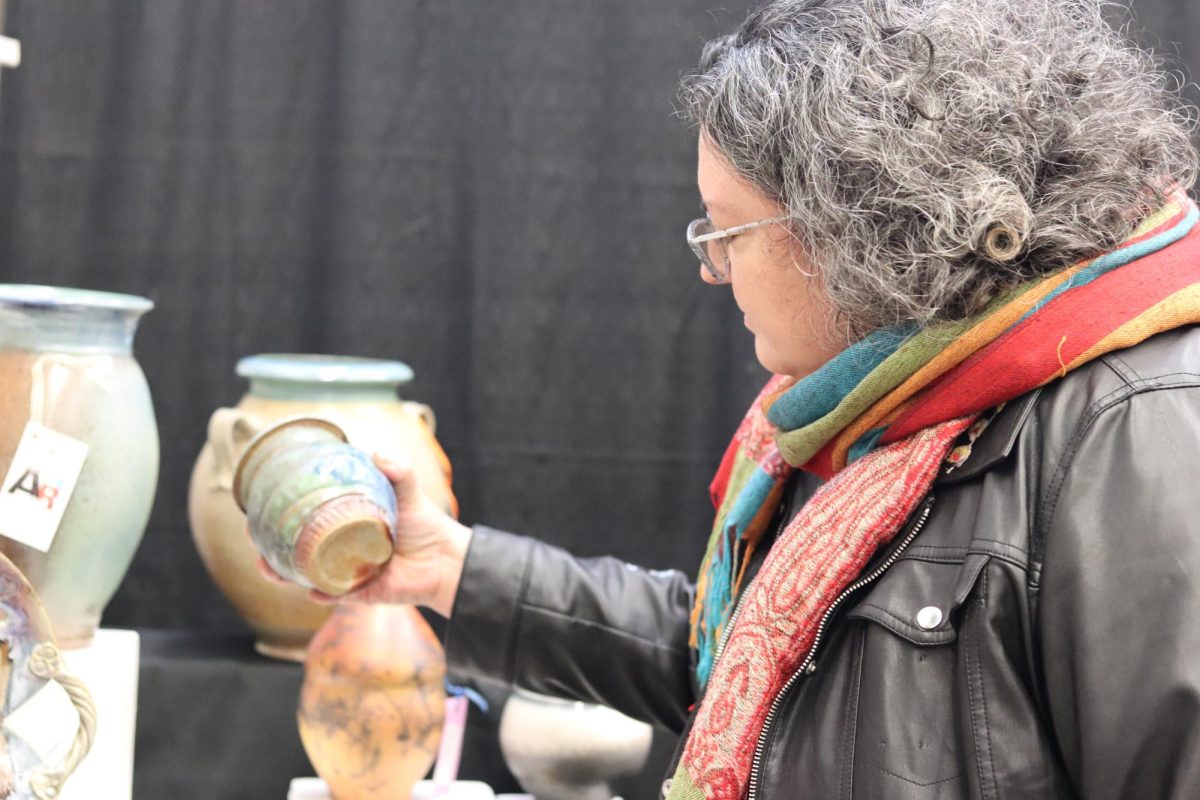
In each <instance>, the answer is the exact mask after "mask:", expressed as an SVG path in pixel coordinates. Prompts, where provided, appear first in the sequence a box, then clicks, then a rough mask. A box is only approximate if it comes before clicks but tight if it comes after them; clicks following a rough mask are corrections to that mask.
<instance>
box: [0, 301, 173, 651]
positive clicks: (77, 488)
mask: <svg viewBox="0 0 1200 800" xmlns="http://www.w3.org/2000/svg"><path fill="white" fill-rule="evenodd" d="M153 305H154V304H153V303H151V302H150V301H149V300H147V299H145V298H142V297H133V296H130V295H121V294H111V293H108V292H92V291H85V290H82V289H60V288H55V287H49V286H21V285H0V480H3V479H4V477H5V476H6V475H8V473H9V472H10V470H11V469H12V468H13V459H14V457H15V456H16V455H17V450H18V446H19V445H20V446H21V447H22V451H21V458H22V460H24V459H26V458H30V453H32V452H35V451H37V450H38V448H37V447H34V446H32V438H36V437H37V436H38V435H39V434H37V433H36V432H35V428H37V429H39V430H41V431H47V430H48V431H50V433H46V434H40V435H42V436H50V437H53V436H54V434H61V435H62V436H65V437H69V439H72V440H75V442H78V443H82V445H83V446H85V447H80V448H79V452H81V453H85V454H84V455H83V460H82V467H81V468H80V469H79V471H78V477H77V479H76V480H75V482H74V486H73V489H71V487H68V486H65V485H59V483H60V482H58V481H50V480H47V479H46V476H45V475H44V474H43V475H41V480H40V481H39V480H38V479H37V478H38V476H37V475H36V474H35V473H36V472H37V470H34V469H27V470H26V471H25V472H24V473H23V474H22V475H21V476H19V477H18V478H17V481H19V482H20V485H19V487H18V486H17V482H16V481H14V486H11V487H10V486H5V487H3V491H4V492H5V493H9V494H11V495H20V494H22V493H24V494H29V495H30V496H36V497H38V499H40V500H41V501H42V503H43V507H44V508H45V509H46V510H47V511H50V510H51V509H53V508H54V504H55V503H56V502H57V501H58V500H60V499H61V498H60V497H58V495H59V493H60V492H61V496H63V497H67V501H66V503H65V504H64V505H63V506H62V509H63V512H62V518H61V521H59V522H58V524H57V528H56V533H55V535H54V537H53V539H52V542H51V544H50V547H49V549H48V550H47V551H46V552H42V551H41V550H39V549H38V548H37V547H33V546H29V545H28V544H23V543H21V542H18V541H14V540H13V539H11V538H8V537H9V536H20V535H21V532H17V531H3V530H2V529H3V525H4V523H5V522H6V521H7V522H8V524H13V523H12V519H13V516H12V515H5V518H4V519H0V532H3V533H6V534H7V535H6V536H4V537H0V552H3V553H4V555H6V556H8V557H9V558H10V559H11V560H12V561H13V562H14V563H15V564H16V565H17V567H18V568H19V569H20V570H21V571H22V572H23V573H24V574H25V575H26V576H27V577H28V578H29V581H30V583H31V584H32V585H33V587H34V589H35V590H36V591H37V593H38V596H39V597H40V598H41V600H42V603H43V605H44V606H45V608H46V611H47V613H48V615H49V617H50V622H51V624H52V625H53V626H54V629H55V631H56V633H57V635H58V640H59V642H60V644H62V646H64V647H83V646H85V645H87V644H88V643H89V642H90V641H91V639H92V636H93V635H94V633H95V630H96V627H97V626H98V625H99V623H100V614H101V612H102V611H103V609H104V607H105V605H107V603H108V601H109V600H110V599H111V598H112V596H113V594H114V593H115V592H116V590H117V586H118V585H119V584H120V582H121V579H122V578H123V577H124V576H125V573H126V571H127V570H128V569H129V564H130V562H131V561H132V560H133V554H134V551H135V550H136V549H137V546H138V543H139V542H140V541H141V539H142V536H143V534H144V533H145V530H146V523H147V521H148V520H149V517H150V507H151V505H152V504H153V502H154V491H155V487H156V486H157V483H158V453H159V450H158V427H157V425H156V422H155V418H154V407H153V404H152V403H151V400H150V389H149V387H148V386H147V385H146V377H145V375H143V374H142V370H141V368H140V367H139V366H138V364H137V362H136V361H135V360H134V358H133V354H132V347H133V337H134V333H135V332H136V330H137V325H138V320H139V319H140V318H141V316H142V315H143V314H145V313H146V312H147V311H149V310H150V309H151V308H152V307H153ZM27 431H28V432H29V436H26V433H27ZM31 437H32V438H31ZM23 438H24V439H26V442H25V444H22V439H23ZM56 438H57V437H56ZM43 441H44V439H43ZM72 447H76V445H72ZM38 457H46V458H57V456H38ZM36 460H37V458H34V461H36ZM34 461H31V462H30V463H34ZM21 467H22V465H21V464H20V463H18V465H17V469H21ZM69 471H70V470H68V472H69ZM14 488H16V489H17V491H12V492H10V489H14ZM68 490H69V491H70V493H69V496H68V495H67V491H68ZM21 524H22V525H23V524H24V523H21Z"/></svg>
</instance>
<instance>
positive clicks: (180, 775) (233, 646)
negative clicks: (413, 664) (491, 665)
mask: <svg viewBox="0 0 1200 800" xmlns="http://www.w3.org/2000/svg"><path fill="white" fill-rule="evenodd" d="M141 633H142V668H141V702H140V703H139V704H138V716H137V745H136V746H137V754H136V763H135V770H134V779H133V784H134V792H133V796H134V797H136V798H138V800H142V798H147V799H148V800H158V798H164V800H213V798H218V797H219V798H223V799H226V798H227V799H228V800H239V799H240V798H253V800H270V799H271V798H277V799H280V800H281V799H282V798H284V797H286V796H287V793H288V788H289V786H290V784H291V782H292V779H293V778H295V777H297V776H311V775H313V774H314V772H313V768H312V766H311V765H310V764H309V762H308V757H307V756H306V755H305V754H304V748H303V746H302V745H301V743H300V733H299V731H298V730H297V728H296V703H297V701H298V700H299V698H300V685H301V683H302V682H303V680H304V668H303V666H302V665H300V664H293V663H291V662H287V661H277V660H275V659H270V658H264V657H263V656H260V655H259V654H258V653H256V652H254V639H253V637H252V636H250V635H249V634H246V635H215V634H196V633H183V632H174V631H155V630H143V631H142V632H141ZM489 700H494V701H495V705H496V707H497V708H499V707H500V705H501V704H502V701H503V695H498V694H497V695H491V694H489ZM498 724H499V714H498V713H493V714H483V713H482V712H480V711H479V710H478V709H474V708H473V709H471V712H470V715H469V717H468V725H467V734H466V738H465V740H464V743H463V758H462V768H461V770H460V772H459V776H460V777H462V778H467V779H477V780H483V781H486V782H487V783H488V784H489V785H490V786H492V787H493V788H494V789H495V790H496V791H510V792H515V791H520V789H519V787H518V786H517V784H516V782H515V781H513V779H512V776H511V775H509V774H508V770H507V769H505V767H504V762H503V758H502V757H501V755H500V750H499V745H498V744H497V739H496V726H497V725H498Z"/></svg>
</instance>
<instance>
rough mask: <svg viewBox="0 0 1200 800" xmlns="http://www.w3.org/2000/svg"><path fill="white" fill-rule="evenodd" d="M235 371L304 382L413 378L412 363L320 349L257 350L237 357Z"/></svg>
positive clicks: (390, 381) (395, 381) (403, 380)
mask: <svg viewBox="0 0 1200 800" xmlns="http://www.w3.org/2000/svg"><path fill="white" fill-rule="evenodd" d="M236 371H237V374H238V375H239V376H241V377H243V378H251V379H253V378H259V379H265V380H277V381H298V382H304V383H377V384H388V385H393V384H399V383H408V382H409V381H411V380H412V379H413V371H412V367H410V366H408V364H405V363H404V362H403V361H386V360H384V359H379V358H362V357H359V356H337V355H323V354H319V353H260V354H259V355H254V356H246V357H245V358H243V359H241V360H240V361H238V363H237V370H236Z"/></svg>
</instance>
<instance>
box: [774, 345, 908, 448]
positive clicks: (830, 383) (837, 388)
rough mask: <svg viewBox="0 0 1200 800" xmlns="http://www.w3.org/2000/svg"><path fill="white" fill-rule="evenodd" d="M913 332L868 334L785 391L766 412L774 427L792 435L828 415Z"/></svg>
mask: <svg viewBox="0 0 1200 800" xmlns="http://www.w3.org/2000/svg"><path fill="white" fill-rule="evenodd" d="M916 332H917V326H916V325H915V324H914V323H903V324H900V325H893V326H891V327H888V328H880V329H879V330H877V331H874V332H872V333H871V334H870V335H868V336H867V337H866V338H864V339H863V340H862V341H859V342H856V343H854V344H852V345H850V346H849V347H847V348H846V349H845V350H843V351H842V352H841V353H839V354H837V355H836V356H834V357H833V358H832V359H831V360H830V361H829V362H828V363H827V364H825V366H823V367H821V368H820V369H818V370H817V371H816V372H814V373H812V374H811V375H809V376H808V377H806V378H804V379H803V380H801V381H799V382H798V383H797V384H796V385H795V386H793V387H792V388H790V389H788V391H787V392H786V393H784V394H783V396H781V397H780V398H779V399H778V400H776V401H775V403H774V404H773V405H772V406H771V409H770V411H768V412H767V419H768V420H770V422H771V424H772V425H774V426H775V427H777V428H779V429H781V430H785V431H794V430H796V429H797V428H803V427H804V426H806V425H811V424H812V423H814V422H816V421H817V420H819V419H821V418H822V417H824V416H825V415H827V414H829V413H831V412H832V411H833V410H834V409H835V408H837V406H838V404H839V403H841V402H842V400H843V399H845V397H846V395H848V394H850V392H851V391H852V390H853V389H854V387H855V386H858V384H859V383H861V382H862V380H863V378H864V377H866V376H867V375H869V374H870V373H871V372H872V371H873V370H875V368H877V367H878V366H879V365H880V364H882V363H883V362H884V361H886V360H887V359H888V358H889V357H890V356H891V355H892V354H893V353H895V352H896V351H897V350H899V349H900V345H902V344H904V343H905V342H906V341H908V340H909V339H910V338H912V335H913V334H914V333H916Z"/></svg>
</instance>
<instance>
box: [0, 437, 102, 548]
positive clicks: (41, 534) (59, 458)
mask: <svg viewBox="0 0 1200 800" xmlns="http://www.w3.org/2000/svg"><path fill="white" fill-rule="evenodd" d="M87 454H88V446H87V443H86V442H81V441H79V440H78V439H72V438H71V437H70V436H66V435H65V434H61V433H58V432H57V431H53V430H50V429H49V428H47V427H46V426H44V425H40V424H38V423H36V422H29V423H27V424H26V425H25V433H24V434H22V436H21V441H20V443H19V444H18V445H17V452H16V453H14V454H13V460H12V465H11V466H10V467H9V468H8V474H7V475H5V476H4V483H2V484H0V536H7V537H8V538H9V539H14V540H16V541H18V542H21V543H22V544H27V545H29V546H30V547H35V548H37V549H38V550H41V551H42V552H43V553H44V552H46V551H47V550H49V549H50V545H51V543H52V542H53V541H54V536H55V534H57V533H58V526H59V524H60V523H61V522H62V518H63V513H64V512H65V511H66V510H67V504H68V503H70V502H71V493H72V492H73V491H75V483H76V482H77V481H78V480H79V472H80V470H82V469H83V462H84V461H85V460H86V459H87Z"/></svg>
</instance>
